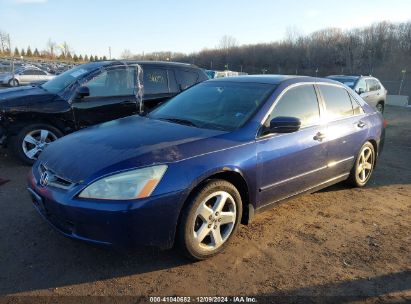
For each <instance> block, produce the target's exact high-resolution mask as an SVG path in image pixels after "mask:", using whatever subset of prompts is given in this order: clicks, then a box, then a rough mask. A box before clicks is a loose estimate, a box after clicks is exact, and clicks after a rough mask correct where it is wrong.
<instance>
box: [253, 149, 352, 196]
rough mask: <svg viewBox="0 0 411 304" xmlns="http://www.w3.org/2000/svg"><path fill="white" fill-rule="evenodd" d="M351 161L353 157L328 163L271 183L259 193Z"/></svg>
mask: <svg viewBox="0 0 411 304" xmlns="http://www.w3.org/2000/svg"><path fill="white" fill-rule="evenodd" d="M352 159H354V156H350V157H347V158H344V159H341V160H338V161H335V162H330V163H328V164H327V165H326V166H323V167H320V168H317V169H314V170H311V171H307V172H304V173H301V174H299V175H296V176H293V177H289V178H286V179H284V180H282V181H279V182H276V183H273V184H269V185H267V186H263V187H261V188H260V189H259V191H260V192H261V191H265V190H267V189H270V188H272V187H275V186H278V185H281V184H284V183H287V182H289V181H292V180H294V179H297V178H300V177H303V176H306V175H309V174H312V173H315V172H318V171H321V170H324V169H328V168H332V167H335V166H336V165H338V164H341V163H343V162H346V161H349V160H352Z"/></svg>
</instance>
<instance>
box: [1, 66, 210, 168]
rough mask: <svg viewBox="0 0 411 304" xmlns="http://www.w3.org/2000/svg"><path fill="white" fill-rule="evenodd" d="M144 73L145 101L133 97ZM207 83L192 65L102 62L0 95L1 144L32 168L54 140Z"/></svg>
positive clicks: (146, 107) (203, 74) (201, 71)
mask: <svg viewBox="0 0 411 304" xmlns="http://www.w3.org/2000/svg"><path fill="white" fill-rule="evenodd" d="M138 67H141V68H142V70H143V79H142V82H143V84H144V96H143V102H142V104H141V105H140V102H139V101H138V98H137V94H136V92H137V90H138V89H136V86H137V79H138V76H137V75H138ZM206 79H208V77H207V75H206V74H205V73H204V71H203V70H202V69H200V68H198V67H196V66H194V65H190V64H183V63H174V62H151V61H146V62H145V61H143V62H137V61H127V62H123V61H101V62H93V63H88V64H84V65H80V66H76V67H74V68H73V69H71V70H68V71H66V72H64V73H62V74H61V75H59V76H57V77H55V78H54V79H52V80H51V81H48V82H46V83H43V84H41V85H32V86H24V87H19V88H11V89H6V90H2V91H0V145H3V146H6V145H10V146H11V148H12V149H13V150H14V153H15V155H16V156H17V157H18V158H20V159H21V160H22V161H24V162H25V163H27V164H32V163H33V162H34V161H35V160H36V159H37V158H38V156H39V155H40V153H41V152H42V151H43V150H44V148H46V147H47V146H48V144H49V143H51V142H53V141H54V140H56V139H57V138H59V137H61V136H63V135H65V134H68V133H71V132H73V131H76V130H79V129H82V128H85V127H88V126H91V125H95V124H99V123H102V122H106V121H110V120H113V119H117V118H121V117H125V116H129V115H133V114H140V113H141V112H143V111H144V112H148V111H150V110H151V109H153V108H155V107H156V106H158V105H160V104H161V103H163V102H165V101H167V100H168V99H170V98H171V97H173V96H175V95H177V94H178V93H180V92H181V91H183V90H185V89H187V88H188V87H190V86H193V85H194V84H196V83H199V82H202V81H204V80H206Z"/></svg>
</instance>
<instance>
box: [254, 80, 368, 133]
mask: <svg viewBox="0 0 411 304" xmlns="http://www.w3.org/2000/svg"><path fill="white" fill-rule="evenodd" d="M303 85H313V86H317V85H328V86H334V87H337V88H341V89H344V90H345V91H346V92H347V94H349V95H350V96H351V95H352V94H351V93H350V92H349V91H348V90H347V88H346V87H345V86H344V85H343V84H338V83H329V82H299V83H294V84H291V85H289V86H288V87H286V88H285V89H284V90H283V91H282V92H281V93H280V95H278V96H277V98H276V99H275V100H274V102H273V104H272V105H271V107H270V108H269V109H268V111H267V113H266V114H265V115H264V117H263V119H262V120H261V122H260V123H261V125H262V126H263V125H264V123H265V122H266V121H267V119H268V117H269V116H270V114H271V112H272V111H273V110H274V108H275V106H276V105H277V103H278V101H279V100H280V99H281V98H282V97H283V95H284V94H285V93H286V92H288V91H289V90H290V89H293V88H295V87H299V86H303ZM317 88H318V89H317ZM317 90H318V91H320V94H321V89H320V88H319V87H316V92H315V93H316V94H317V102H318V108H319V111H320V121H319V123H317V124H312V125H308V126H304V127H302V128H300V130H303V129H304V128H306V127H312V126H324V125H327V124H328V123H332V122H334V121H340V120H343V119H348V118H353V117H359V116H368V114H367V113H365V111H364V110H363V109H362V106H361V104H360V107H361V109H362V112H363V113H360V114H356V115H351V116H347V117H340V118H337V119H332V120H329V119H327V116H328V115H327V106H326V104H325V102H322V100H323V96H322V94H321V96H318V93H317ZM354 99H355V100H356V101H357V99H356V98H354ZM357 103H358V101H357ZM321 107H323V109H322V108H321ZM260 129H261V127H260V128H258V130H257V134H256V139H257V140H258V139H259V138H266V137H267V136H270V135H275V134H278V133H272V134H266V135H264V136H261V137H259V136H258V133H259V132H260ZM298 131H299V130H298ZM298 131H297V132H298ZM286 134H289V133H286Z"/></svg>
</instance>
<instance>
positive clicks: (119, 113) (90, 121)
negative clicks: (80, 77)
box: [71, 66, 139, 128]
mask: <svg viewBox="0 0 411 304" xmlns="http://www.w3.org/2000/svg"><path fill="white" fill-rule="evenodd" d="M135 81H136V70H135V67H132V66H129V67H125V66H121V67H111V68H106V69H104V70H102V71H101V73H99V74H98V75H95V76H94V77H93V78H91V79H89V80H88V81H86V82H85V83H84V84H83V85H82V86H83V87H86V88H88V90H89V95H88V96H85V97H83V98H78V97H76V96H74V97H73V98H72V100H71V105H72V109H73V114H74V118H75V121H76V126H77V128H84V127H87V126H90V125H94V124H98V123H102V122H106V121H110V120H113V119H117V118H121V117H126V116H129V115H133V114H136V113H138V108H139V107H138V105H137V99H136V96H135V94H134V90H135Z"/></svg>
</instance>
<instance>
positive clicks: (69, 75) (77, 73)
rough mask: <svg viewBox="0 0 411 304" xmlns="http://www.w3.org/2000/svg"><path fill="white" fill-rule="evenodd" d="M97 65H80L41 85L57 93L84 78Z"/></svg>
mask: <svg viewBox="0 0 411 304" xmlns="http://www.w3.org/2000/svg"><path fill="white" fill-rule="evenodd" d="M95 68H96V67H95V66H91V65H80V66H77V67H75V68H72V69H70V70H68V71H66V72H64V73H62V74H60V75H58V76H56V77H55V78H53V79H52V80H50V81H48V82H46V83H44V84H42V85H41V87H42V88H43V89H45V90H47V91H49V92H50V93H54V94H57V93H58V92H61V91H62V90H64V89H65V88H67V87H68V86H69V85H71V84H73V83H74V82H75V81H77V79H79V78H82V77H83V76H84V75H85V74H87V73H89V72H90V71H93V70H95Z"/></svg>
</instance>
